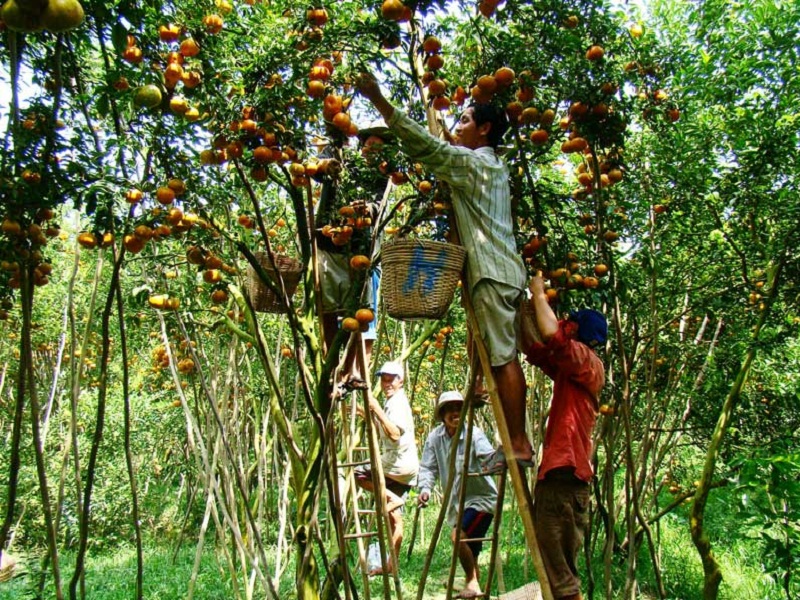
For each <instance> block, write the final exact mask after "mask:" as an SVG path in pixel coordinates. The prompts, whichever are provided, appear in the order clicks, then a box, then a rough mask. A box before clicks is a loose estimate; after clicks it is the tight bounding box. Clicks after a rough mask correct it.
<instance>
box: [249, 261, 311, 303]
mask: <svg viewBox="0 0 800 600" xmlns="http://www.w3.org/2000/svg"><path fill="white" fill-rule="evenodd" d="M255 256H256V260H258V263H259V264H260V265H261V267H262V268H263V269H264V270H265V271H266V272H267V275H269V276H270V278H271V279H272V281H274V282H275V283H276V285H278V286H279V287H280V282H279V281H278V278H277V274H276V273H275V269H274V268H273V266H272V262H271V261H270V259H269V255H268V254H267V253H266V252H256V254H255ZM275 266H276V267H277V268H278V272H279V273H280V274H281V277H282V278H283V285H284V286H285V287H286V294H287V295H288V296H289V298H291V297H292V296H293V295H294V292H295V290H296V289H297V285H298V284H299V283H300V277H301V275H302V274H303V264H302V263H301V262H300V261H299V260H296V259H294V258H290V257H288V256H276V257H275ZM247 283H248V285H247V287H248V291H249V293H250V300H251V301H252V302H253V308H255V309H256V310H257V311H259V312H270V313H285V312H286V309H285V308H284V306H283V303H282V302H281V299H280V297H279V296H276V295H275V293H274V292H273V291H272V290H271V289H270V288H269V287H267V285H266V284H265V283H264V282H262V281H261V279H260V278H259V276H258V273H256V270H255V269H254V268H253V266H252V265H247Z"/></svg>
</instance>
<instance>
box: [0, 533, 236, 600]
mask: <svg viewBox="0 0 800 600" xmlns="http://www.w3.org/2000/svg"><path fill="white" fill-rule="evenodd" d="M38 562H39V557H37V556H33V555H27V556H26V557H25V563H24V564H25V566H24V571H25V574H24V575H23V576H21V577H15V578H14V579H12V580H11V581H10V582H7V583H4V584H0V600H12V599H13V600H26V599H28V598H34V597H35V596H34V589H35V585H36V580H37V576H36V574H37V572H38V570H39V565H38ZM193 562H194V548H192V547H190V546H186V547H184V548H182V549H181V551H180V552H179V553H178V555H177V557H176V560H175V562H174V564H173V562H172V549H171V548H170V547H168V546H165V547H157V546H155V545H150V546H149V547H148V548H146V549H145V555H144V597H145V598H147V599H148V600H175V599H176V598H183V597H185V596H186V591H187V590H188V586H189V578H190V577H191V573H192V565H193ZM60 565H61V573H62V579H64V581H62V587H63V590H64V593H65V595H66V594H67V593H68V586H69V577H71V575H72V572H73V565H74V555H71V554H64V555H63V556H62V557H61V562H60ZM135 579H136V553H135V551H134V550H133V549H132V548H127V547H119V548H117V549H116V550H114V551H113V552H108V553H105V554H103V555H101V556H90V557H88V559H87V562H86V597H87V598H91V599H92V600H122V599H126V600H128V599H130V598H133V597H134V591H135ZM48 581H49V582H50V585H48V587H47V588H46V589H45V593H44V596H43V597H44V598H52V597H55V592H54V589H53V586H52V583H51V582H52V579H50V580H48ZM195 597H196V598H198V599H202V600H217V599H219V600H222V599H228V598H231V597H232V590H231V587H230V578H229V577H228V576H227V575H226V574H225V573H224V572H223V571H221V570H220V568H219V565H218V564H217V560H216V558H215V554H214V552H213V551H212V549H210V548H209V550H208V551H206V552H205V554H204V556H203V559H202V563H201V568H200V572H199V574H198V577H197V582H196V584H195Z"/></svg>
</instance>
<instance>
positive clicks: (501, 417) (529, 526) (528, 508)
mask: <svg viewBox="0 0 800 600" xmlns="http://www.w3.org/2000/svg"><path fill="white" fill-rule="evenodd" d="M451 229H452V230H455V219H451ZM456 237H457V236H456ZM461 294H462V298H463V302H464V309H465V311H466V313H467V322H468V324H469V327H470V329H471V331H472V334H473V335H472V339H473V344H474V347H475V349H476V350H477V352H478V357H479V360H480V364H481V367H482V370H483V376H484V380H485V383H486V389H487V390H488V392H489V398H491V404H492V413H493V414H494V419H495V422H496V423H497V431H498V433H499V434H500V441H501V444H502V446H503V448H505V449H506V450H507V452H506V460H507V463H508V473H509V475H510V476H511V485H512V487H513V489H514V494H515V495H516V499H517V506H518V507H519V514H520V517H521V518H522V524H523V527H524V529H525V540H526V542H527V543H528V550H529V551H530V553H531V560H532V561H533V566H534V568H535V569H536V575H537V577H538V578H539V583H540V585H541V590H542V598H543V600H553V594H552V591H551V590H550V582H549V580H548V578H547V572H546V571H545V568H544V563H543V562H542V555H541V553H540V551H539V543H538V541H537V539H536V528H535V525H534V523H533V498H532V497H531V490H530V487H529V486H528V479H527V477H525V470H524V469H522V468H520V466H519V465H518V464H517V461H516V460H515V458H514V456H513V455H512V454H511V452H510V448H511V438H510V436H509V434H508V424H507V423H506V417H505V413H503V404H502V400H501V399H500V395H499V393H498V391H497V384H496V383H495V380H494V375H493V374H492V363H491V361H490V359H489V352H488V350H487V348H486V343H485V342H484V341H483V338H482V337H481V335H480V329H479V328H478V322H477V318H476V317H475V309H474V308H473V306H472V298H471V297H470V294H469V290H468V289H467V286H463V287H462V289H461Z"/></svg>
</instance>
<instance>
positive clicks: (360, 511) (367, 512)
mask: <svg viewBox="0 0 800 600" xmlns="http://www.w3.org/2000/svg"><path fill="white" fill-rule="evenodd" d="M356 512H357V513H358V514H360V515H374V514H375V509H374V508H359V509H358V510H357V511H356Z"/></svg>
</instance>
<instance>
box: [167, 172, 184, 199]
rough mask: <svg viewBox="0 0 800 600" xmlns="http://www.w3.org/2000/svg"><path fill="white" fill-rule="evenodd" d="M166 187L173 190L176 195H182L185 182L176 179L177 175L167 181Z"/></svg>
mask: <svg viewBox="0 0 800 600" xmlns="http://www.w3.org/2000/svg"><path fill="white" fill-rule="evenodd" d="M167 187H168V188H169V189H171V190H172V191H173V192H175V195H176V196H182V195H183V193H184V192H185V191H186V184H185V183H183V180H182V179H178V178H177V177H173V178H172V179H170V180H169V181H168V182H167Z"/></svg>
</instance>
